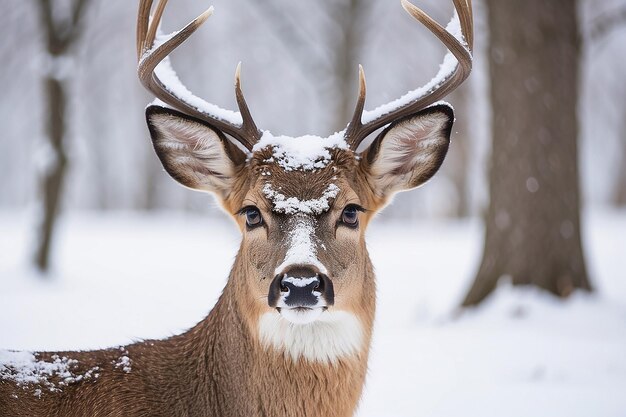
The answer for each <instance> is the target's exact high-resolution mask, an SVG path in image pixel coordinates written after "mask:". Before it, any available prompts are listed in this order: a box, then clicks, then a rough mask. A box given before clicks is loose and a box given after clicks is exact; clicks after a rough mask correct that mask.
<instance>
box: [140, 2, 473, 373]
mask: <svg viewBox="0 0 626 417" xmlns="http://www.w3.org/2000/svg"><path fill="white" fill-rule="evenodd" d="M402 4H403V6H404V8H405V9H406V10H407V12H409V14H411V16H413V17H414V18H415V19H417V20H419V21H420V22H422V23H423V24H425V25H426V26H427V27H428V28H429V29H430V30H431V31H433V32H434V33H435V34H436V35H437V36H438V37H439V38H440V39H442V41H443V42H444V43H445V44H446V46H447V47H448V49H449V50H450V52H451V55H449V58H448V57H447V58H446V60H445V61H444V65H442V68H441V71H440V74H438V76H437V77H436V78H435V79H433V81H431V83H430V84H429V85H427V86H425V87H423V88H420V89H417V90H415V91H413V92H411V93H409V94H408V95H406V96H404V97H402V98H401V99H399V100H396V101H395V102H392V103H390V104H389V105H385V106H382V107H381V108H379V109H377V110H374V111H372V112H366V111H364V104H365V96H366V85H365V76H364V72H363V69H362V68H360V73H359V74H360V77H359V80H360V89H359V98H358V101H357V105H356V110H355V112H354V117H353V119H352V121H351V122H350V123H349V125H348V126H347V128H346V129H345V130H344V131H342V132H339V133H337V134H334V135H332V136H330V137H328V138H320V137H316V136H304V137H299V138H287V137H274V136H272V135H271V134H270V133H269V132H262V131H261V130H260V129H258V128H257V127H256V124H255V123H254V120H253V119H252V116H251V114H250V111H249V109H248V106H247V104H246V101H245V99H244V96H243V92H242V90H241V83H240V67H238V68H237V72H236V77H235V93H236V98H237V103H238V106H239V110H240V113H234V112H230V111H226V110H222V109H220V108H218V107H217V106H215V105H212V104H209V103H206V102H204V101H203V100H201V99H199V98H198V97H195V96H193V95H192V94H191V93H190V92H189V91H188V90H186V89H185V88H184V87H183V86H182V84H180V81H179V80H178V79H177V78H176V76H175V74H174V73H173V71H172V69H171V67H170V66H169V61H167V60H165V61H163V60H164V59H165V58H166V57H167V55H168V54H169V53H170V52H171V51H172V50H173V49H174V48H176V47H177V46H178V45H180V44H181V43H182V42H183V41H184V40H185V39H186V38H187V37H189V36H190V35H191V34H192V33H193V32H194V31H195V30H196V29H197V28H198V27H199V26H200V24H202V23H203V22H204V21H205V20H206V19H207V18H208V16H209V15H210V14H211V12H212V9H209V10H207V12H205V13H203V14H202V15H200V16H199V17H198V18H196V19H195V20H194V21H193V22H191V23H190V24H189V25H187V26H186V27H185V29H183V30H181V31H179V32H175V33H174V34H173V35H171V36H170V37H168V38H167V39H165V40H163V39H159V42H158V43H157V45H156V46H154V45H155V42H154V39H155V33H156V26H155V25H158V23H159V20H160V15H158V16H157V18H156V19H152V23H150V24H149V21H150V20H149V19H148V13H149V7H147V8H146V9H145V10H144V9H143V8H140V19H139V22H140V23H139V25H138V32H139V34H140V36H138V51H139V55H140V62H139V76H140V80H141V81H142V83H143V84H144V86H146V87H147V88H148V89H149V90H150V91H152V92H153V93H154V94H155V95H156V96H157V97H158V98H159V99H160V100H162V101H163V102H165V103H167V104H168V105H169V106H172V107H174V108H176V109H178V110H181V111H182V112H179V111H177V110H173V109H171V108H168V107H163V106H160V105H153V106H150V107H148V109H147V121H148V125H149V128H150V133H151V136H152V141H153V144H154V148H155V151H156V153H157V155H158V156H159V158H160V160H161V162H162V163H163V166H164V167H165V169H166V171H167V172H168V173H169V174H170V175H171V176H172V177H173V178H174V179H176V180H177V181H178V182H179V183H181V184H183V185H184V186H187V187H189V188H192V189H195V190H200V191H206V192H211V193H213V194H214V195H215V196H216V197H217V198H218V200H219V201H220V203H221V205H222V206H223V208H224V209H225V210H226V211H227V212H228V213H229V214H230V215H231V216H232V217H233V218H234V219H235V221H236V222H237V224H238V225H239V228H240V230H241V233H242V242H241V247H240V250H239V253H238V255H237V260H236V261H235V265H234V267H233V271H232V273H231V276H230V279H229V283H228V285H227V288H226V290H225V293H226V292H228V293H229V294H234V303H235V304H236V306H237V308H238V310H239V312H240V313H241V316H242V317H244V318H245V321H246V322H247V324H248V327H249V329H250V331H251V332H252V333H253V334H255V335H256V336H258V338H259V340H260V341H261V342H262V343H263V344H264V345H265V346H266V347H268V348H275V349H276V350H278V351H282V352H283V353H285V354H290V355H291V356H292V357H293V358H294V359H296V358H297V357H299V356H301V355H302V356H305V357H307V358H308V359H311V360H321V361H324V360H331V361H332V360H334V359H336V358H337V357H341V356H342V355H348V354H353V353H358V352H360V351H362V350H363V349H367V346H368V343H367V342H368V341H369V336H370V332H371V328H372V323H373V316H374V309H375V283H374V274H373V270H372V266H371V263H370V259H369V256H368V253H367V249H366V245H365V238H364V236H365V228H366V227H367V225H368V224H369V222H370V220H371V219H372V217H373V216H374V215H375V213H376V212H378V211H379V210H380V209H381V208H382V207H384V205H385V204H386V203H387V202H388V201H389V200H390V198H391V197H392V195H393V194H394V193H396V192H398V191H404V190H408V189H411V188H414V187H417V186H419V185H421V184H423V183H424V182H426V181H427V180H428V179H429V178H431V177H432V176H433V175H434V174H435V172H436V171H437V170H438V169H439V167H440V166H441V164H442V162H443V159H444V157H445V155H446V152H447V150H448V145H449V140H450V133H451V129H452V123H453V119H454V116H453V111H452V109H451V107H450V106H449V105H447V104H445V103H439V104H436V102H437V100H439V99H440V98H442V97H443V96H444V95H446V94H447V93H449V92H450V91H452V90H453V89H454V88H456V86H458V85H459V84H461V83H462V82H463V80H465V78H466V77H467V76H468V74H469V71H470V69H471V44H472V39H471V9H470V8H468V7H467V6H468V5H467V4H466V2H465V0H455V7H456V9H457V12H458V17H459V19H458V20H454V19H453V23H456V24H455V25H454V24H451V25H449V27H448V28H447V30H446V29H443V28H442V27H441V26H439V25H438V24H436V23H434V22H433V21H432V20H431V19H430V18H429V17H428V16H426V15H425V14H423V12H422V11H421V10H419V9H418V8H417V7H415V6H413V5H412V4H411V3H408V2H407V1H406V0H402ZM157 10H160V9H157ZM142 11H143V12H144V13H143V14H142ZM161 12H162V10H160V12H159V13H161ZM459 22H460V24H459ZM451 32H453V33H451ZM468 36H469V37H468ZM453 55H454V57H456V60H455V59H453V58H452V56H453ZM161 61H163V62H161ZM160 63H161V64H162V65H159V64H160ZM450 63H452V65H450ZM162 80H165V81H166V82H165V83H164V82H163V81H162ZM165 85H167V87H165ZM380 128H384V130H383V131H382V132H381V133H380V134H379V135H378V136H377V138H376V139H375V140H374V141H373V142H372V144H371V145H369V146H368V147H366V148H365V150H362V151H360V152H357V148H359V145H360V144H361V142H362V141H363V140H364V139H365V138H366V137H368V136H369V135H370V134H372V133H374V132H375V131H377V130H378V129H380ZM235 143H236V144H237V145H235ZM243 149H245V150H243Z"/></svg>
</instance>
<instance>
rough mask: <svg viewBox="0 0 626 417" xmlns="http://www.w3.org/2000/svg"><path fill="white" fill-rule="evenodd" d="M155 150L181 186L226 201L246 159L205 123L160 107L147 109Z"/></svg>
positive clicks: (217, 131)
mask: <svg viewBox="0 0 626 417" xmlns="http://www.w3.org/2000/svg"><path fill="white" fill-rule="evenodd" d="M146 120H147V122H148V128H149V129H150V136H151V137H152V144H153V145H154V150H155V151H156V154H157V155H158V157H159V159H160V160H161V163H162V164H163V167H164V168H165V170H166V171H167V173H168V174H170V176H171V177H172V178H174V179H175V180H176V181H178V182H179V183H180V184H182V185H184V186H186V187H189V188H192V189H194V190H199V191H211V192H214V193H216V194H217V195H218V196H219V197H221V198H226V197H227V196H228V194H229V193H230V191H231V189H232V186H233V183H234V181H235V174H236V172H237V168H238V167H239V166H241V165H242V164H244V163H245V159H246V156H245V154H244V153H243V152H242V151H240V150H239V149H238V148H237V147H235V146H234V145H233V144H232V143H231V142H230V141H229V140H228V139H226V136H224V134H223V133H222V132H221V131H219V130H217V129H215V128H213V127H211V126H209V125H207V124H206V123H204V122H202V121H200V120H198V119H195V118H193V117H190V116H187V115H185V114H183V113H180V112H178V111H175V110H172V109H168V108H165V107H160V106H149V107H148V108H147V109H146Z"/></svg>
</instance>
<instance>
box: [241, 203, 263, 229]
mask: <svg viewBox="0 0 626 417" xmlns="http://www.w3.org/2000/svg"><path fill="white" fill-rule="evenodd" d="M241 213H242V214H244V215H245V216H246V225H247V226H248V227H257V226H260V225H261V224H263V217H262V216H261V212H260V211H259V209H258V208H256V207H253V206H249V207H244V208H243V209H241Z"/></svg>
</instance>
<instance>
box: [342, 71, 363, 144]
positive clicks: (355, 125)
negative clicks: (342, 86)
mask: <svg viewBox="0 0 626 417" xmlns="http://www.w3.org/2000/svg"><path fill="white" fill-rule="evenodd" d="M366 96H367V83H366V82H365V71H364V70H363V65H361V64H359V97H358V98H357V101H356V107H355V109H354V116H352V121H350V124H349V125H348V130H347V131H346V137H348V138H349V137H353V136H354V134H355V133H356V132H357V131H358V130H359V129H360V128H361V127H362V126H363V124H362V123H361V117H362V115H363V109H364V108H365V98H366ZM357 146H359V145H358V144H357ZM354 149H356V148H354Z"/></svg>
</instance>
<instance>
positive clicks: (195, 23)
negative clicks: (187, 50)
mask: <svg viewBox="0 0 626 417" xmlns="http://www.w3.org/2000/svg"><path fill="white" fill-rule="evenodd" d="M152 3H153V1H152V0H141V3H140V5H139V13H138V17H137V53H138V56H139V58H138V59H139V64H138V66H137V73H138V76H139V80H140V81H141V83H142V84H143V86H144V87H145V88H146V89H147V90H148V91H150V92H152V93H153V94H154V95H155V96H156V97H157V98H158V99H160V100H162V101H163V102H165V103H166V104H168V105H170V106H172V107H174V108H175V109H178V110H180V111H182V112H184V113H187V114H189V115H190V116H194V117H197V118H198V119H201V120H204V121H206V122H207V123H209V124H210V125H212V126H214V127H216V128H218V129H220V130H222V131H223V132H225V133H227V134H228V135H230V136H232V137H233V138H234V139H235V140H237V141H238V142H239V143H241V144H242V145H243V146H244V147H245V148H246V149H248V150H252V147H253V146H254V144H255V143H256V142H257V141H258V140H259V139H260V137H261V132H260V130H259V129H257V127H256V125H255V123H254V120H253V119H252V116H251V114H250V110H249V108H248V105H247V103H246V100H245V98H244V95H243V92H242V90H241V80H240V66H238V67H237V73H236V77H235V95H236V98H237V104H238V106H239V111H240V112H241V119H242V121H239V120H238V119H239V115H238V114H235V115H233V117H232V118H230V119H231V120H227V118H228V117H227V118H225V117H224V116H220V115H219V114H218V113H219V111H220V110H221V109H219V107H217V106H215V105H212V104H209V103H204V102H202V100H200V99H198V98H197V97H193V98H194V99H195V100H197V101H198V103H199V102H202V104H203V106H202V107H208V109H206V108H202V109H201V108H199V107H198V105H196V103H193V102H190V101H189V99H185V98H183V97H180V96H179V95H177V94H175V92H174V91H173V89H172V87H168V86H167V85H166V84H165V83H163V82H162V81H161V80H160V79H159V77H158V76H157V75H156V73H155V70H156V67H157V66H158V65H159V64H160V63H161V62H162V61H163V60H165V59H166V58H167V57H168V55H169V54H170V53H171V52H172V51H173V50H174V49H176V48H177V47H178V46H179V45H181V44H182V43H183V42H185V41H186V40H187V39H188V38H189V37H190V36H191V35H192V34H193V33H194V32H195V31H196V30H197V29H198V28H199V27H200V26H201V25H202V24H203V23H204V22H205V21H206V20H207V19H208V18H209V16H211V15H212V14H213V7H210V8H209V9H207V10H206V11H205V12H204V13H202V14H201V15H200V16H198V17H196V18H195V19H194V20H192V21H191V22H190V23H188V24H187V25H186V26H185V27H184V28H183V29H181V30H180V31H178V32H176V33H175V34H174V35H172V36H171V37H170V38H169V39H167V40H166V41H165V42H163V43H162V44H160V45H158V46H154V41H155V38H156V33H157V28H158V25H159V23H160V21H161V17H162V15H163V11H164V10H165V5H166V4H167V0H160V1H159V3H158V5H157V7H156V9H155V12H154V16H153V17H152V19H151V20H150V18H149V14H150V9H151V8H152ZM179 88H182V86H179ZM211 107H214V108H215V110H216V111H211Z"/></svg>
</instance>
